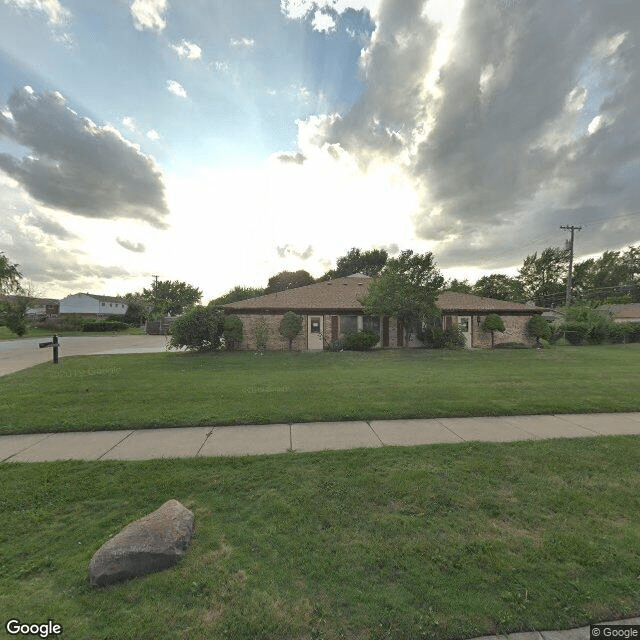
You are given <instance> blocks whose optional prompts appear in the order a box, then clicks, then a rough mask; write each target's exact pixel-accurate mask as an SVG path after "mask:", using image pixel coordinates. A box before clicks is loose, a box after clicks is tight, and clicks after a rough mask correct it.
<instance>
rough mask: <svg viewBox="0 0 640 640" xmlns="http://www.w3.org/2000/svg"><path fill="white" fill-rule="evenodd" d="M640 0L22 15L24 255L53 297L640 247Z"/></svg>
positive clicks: (37, 8) (2, 93)
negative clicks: (370, 259)
mask: <svg viewBox="0 0 640 640" xmlns="http://www.w3.org/2000/svg"><path fill="white" fill-rule="evenodd" d="M639 37H640V2H638V0H608V1H607V2H602V0H563V1H562V2H558V1H557V0H427V1H426V2H425V1H424V0H315V1H312V0H243V1H242V2H234V1H231V0H189V2H178V1H177V0H112V1H110V2H103V1H102V0H0V251H3V252H4V253H5V254H6V256H7V257H8V258H9V260H10V261H11V262H14V263H18V264H19V265H20V269H21V271H22V273H23V275H24V279H25V281H26V283H27V284H28V285H29V286H30V287H31V289H32V291H33V292H34V293H35V294H36V295H39V296H42V297H57V298H61V297H64V296H66V295H68V294H72V293H77V292H91V293H99V294H103V295H122V294H124V293H127V292H134V291H141V290H142V288H143V287H149V286H150V285H151V283H152V281H153V276H156V275H157V276H158V277H159V278H160V279H161V280H181V281H184V282H187V283H189V284H191V285H193V286H196V287H198V288H200V289H201V290H202V291H203V302H205V303H206V302H208V300H210V299H212V298H215V297H217V296H220V295H222V294H223V293H225V292H227V291H229V290H230V289H231V288H233V287H234V286H236V285H240V286H247V287H264V286H266V284H267V280H268V279H269V277H270V276H272V275H274V274H276V273H278V272H280V271H283V270H291V271H296V270H298V269H305V270H307V271H308V272H309V273H311V275H312V276H314V277H319V276H321V275H322V274H323V273H324V272H326V271H327V270H328V269H330V268H333V267H334V266H335V261H336V259H337V258H338V257H340V256H343V255H345V254H346V253H347V252H348V251H349V249H350V248H352V247H358V248H360V249H362V250H368V249H373V248H384V249H386V250H387V251H388V252H389V254H390V255H396V254H397V253H398V252H399V251H402V250H405V249H412V250H413V251H415V252H418V253H424V252H427V251H431V252H432V253H433V254H434V257H435V259H436V261H437V264H438V267H439V268H440V269H441V271H442V273H443V275H445V277H448V278H453V277H455V278H459V279H465V278H466V279H468V280H469V281H470V282H475V280H477V279H478V278H479V277H481V276H483V275H487V274H489V273H508V274H510V275H514V274H515V273H516V271H517V269H518V267H520V266H521V265H522V263H523V260H524V258H525V257H526V256H527V255H530V254H533V253H534V252H538V253H540V252H541V251H542V250H544V249H545V248H547V247H550V246H564V243H565V240H566V239H567V238H568V237H569V236H568V233H567V231H563V230H561V229H560V226H562V225H564V226H567V225H575V226H580V227H582V228H581V230H580V231H577V232H576V237H575V252H576V259H577V260H580V259H582V258H586V257H589V256H593V255H597V254H599V253H601V252H603V251H605V250H619V249H624V248H626V247H627V246H629V245H631V244H634V243H637V242H639V241H640V224H639V223H640V126H639V124H640V122H639V120H640V47H639V46H638V45H639V42H638V39H639Z"/></svg>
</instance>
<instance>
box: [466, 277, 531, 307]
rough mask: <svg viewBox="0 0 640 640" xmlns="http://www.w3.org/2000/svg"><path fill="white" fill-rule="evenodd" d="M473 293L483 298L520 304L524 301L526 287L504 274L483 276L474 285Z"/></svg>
mask: <svg viewBox="0 0 640 640" xmlns="http://www.w3.org/2000/svg"><path fill="white" fill-rule="evenodd" d="M473 293H474V294H475V295H477V296H482V297H483V298H494V299H495V300H509V301H510V302H520V301H521V300H523V299H524V287H523V286H522V282H520V281H519V280H518V279H517V278H511V277H509V276H507V275H505V274H504V273H492V274H491V275H489V276H483V277H482V278H480V279H479V280H478V281H477V282H476V283H475V284H474V285H473Z"/></svg>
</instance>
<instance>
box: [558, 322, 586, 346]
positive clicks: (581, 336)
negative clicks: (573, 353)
mask: <svg viewBox="0 0 640 640" xmlns="http://www.w3.org/2000/svg"><path fill="white" fill-rule="evenodd" d="M562 332H563V334H564V337H565V338H566V339H567V340H568V341H569V343H570V344H572V345H574V346H578V345H581V344H584V343H585V342H586V340H587V336H588V335H589V325H588V324H587V323H586V322H578V321H575V320H573V321H569V322H565V323H564V324H563V325H562Z"/></svg>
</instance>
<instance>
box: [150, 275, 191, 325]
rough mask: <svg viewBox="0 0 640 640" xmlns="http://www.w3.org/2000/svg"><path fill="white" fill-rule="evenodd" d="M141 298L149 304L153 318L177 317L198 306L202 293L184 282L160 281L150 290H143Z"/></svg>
mask: <svg viewBox="0 0 640 640" xmlns="http://www.w3.org/2000/svg"><path fill="white" fill-rule="evenodd" d="M142 297H143V298H145V300H147V302H149V303H150V305H151V314H152V315H153V316H166V315H172V316H177V315H179V314H180V313H182V312H183V311H184V310H185V309H188V308H190V307H192V306H194V305H195V304H198V303H199V302H200V299H201V298H202V291H200V289H197V288H196V287H192V286H191V285H190V284H187V283H186V282H179V281H178V280H175V281H170V280H160V281H158V282H155V283H154V284H153V287H152V288H151V289H143V290H142Z"/></svg>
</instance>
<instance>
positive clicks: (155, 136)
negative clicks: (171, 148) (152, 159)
mask: <svg viewBox="0 0 640 640" xmlns="http://www.w3.org/2000/svg"><path fill="white" fill-rule="evenodd" d="M147 138H149V140H153V141H154V142H156V141H158V140H160V134H159V133H158V132H157V131H156V130H155V129H149V131H147Z"/></svg>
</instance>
